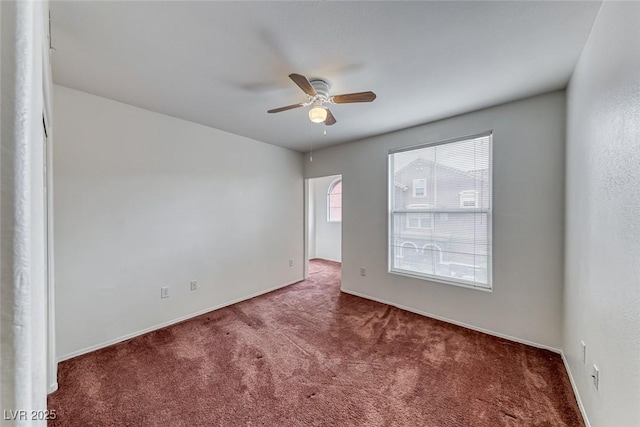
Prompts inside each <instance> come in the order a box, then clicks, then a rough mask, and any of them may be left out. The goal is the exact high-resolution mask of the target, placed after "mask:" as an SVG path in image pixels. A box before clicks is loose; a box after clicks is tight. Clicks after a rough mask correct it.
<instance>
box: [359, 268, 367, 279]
mask: <svg viewBox="0 0 640 427" xmlns="http://www.w3.org/2000/svg"><path fill="white" fill-rule="evenodd" d="M360 275H361V276H362V277H364V276H366V275H367V269H366V268H364V267H360Z"/></svg>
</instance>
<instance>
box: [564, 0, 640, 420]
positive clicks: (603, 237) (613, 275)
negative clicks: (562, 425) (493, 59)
mask: <svg viewBox="0 0 640 427" xmlns="http://www.w3.org/2000/svg"><path fill="white" fill-rule="evenodd" d="M639 20H640V3H638V2H609V1H605V2H604V4H603V5H602V9H601V11H600V13H599V15H598V18H597V20H596V22H595V25H594V28H593V31H592V33H591V36H590V38H589V41H588V43H587V45H586V46H585V49H584V51H583V53H582V56H581V58H580V60H579V62H578V65H577V68H576V70H575V73H574V75H573V77H572V79H571V83H570V85H569V88H568V95H567V101H568V116H567V117H568V118H567V209H566V215H567V216H566V289H565V298H564V300H565V310H564V311H565V317H564V323H565V339H564V345H563V350H564V353H565V356H566V358H567V361H568V364H569V367H570V371H571V374H572V377H573V380H574V382H575V385H576V387H577V389H578V391H579V395H580V399H581V400H582V403H583V405H584V408H585V410H586V413H587V416H588V418H589V421H590V423H591V425H592V426H594V427H596V426H598V427H599V426H616V427H626V426H629V427H631V426H639V425H640V262H639V259H640V258H639V255H638V254H640V217H639V214H638V213H639V212H640V193H639V191H638V189H640V49H639V47H638V46H639V42H640V26H638V21H639ZM581 340H584V342H585V343H586V345H587V360H586V363H582V358H581V354H580V353H581V351H580V349H581V345H580V341H581ZM593 364H596V365H597V366H598V368H599V369H600V385H599V389H598V390H596V389H595V387H594V386H593V384H592V382H591V377H590V375H591V369H592V365H593Z"/></svg>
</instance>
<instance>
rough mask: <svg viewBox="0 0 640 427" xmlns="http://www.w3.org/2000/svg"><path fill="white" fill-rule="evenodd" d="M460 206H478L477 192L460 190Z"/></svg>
mask: <svg viewBox="0 0 640 427" xmlns="http://www.w3.org/2000/svg"><path fill="white" fill-rule="evenodd" d="M460 207H461V208H477V207H478V192H477V191H473V190H470V191H469V190H468V191H461V192H460Z"/></svg>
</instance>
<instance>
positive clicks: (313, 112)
mask: <svg viewBox="0 0 640 427" xmlns="http://www.w3.org/2000/svg"><path fill="white" fill-rule="evenodd" d="M326 119H327V110H326V109H325V108H324V107H323V106H321V105H314V106H313V108H312V109H310V110H309V120H311V121H312V122H313V123H322V122H324V121H325V120H326Z"/></svg>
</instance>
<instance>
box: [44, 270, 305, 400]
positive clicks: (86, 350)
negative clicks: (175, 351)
mask: <svg viewBox="0 0 640 427" xmlns="http://www.w3.org/2000/svg"><path fill="white" fill-rule="evenodd" d="M302 280H304V279H298V280H294V281H292V282H288V283H285V284H282V285H277V286H274V287H272V288H269V289H265V290H262V291H259V292H255V293H253V294H250V295H247V296H244V297H240V298H236V299H234V300H231V301H227V302H224V303H222V304H218V305H215V306H213V307H209V308H205V309H204V310H199V311H196V312H194V313H190V314H187V315H186V316H181V317H178V318H175V319H172V320H169V321H167V322H163V323H160V324H158V325H154V326H151V327H149V328H145V329H142V330H139V331H136V332H132V333H130V334H127V335H123V336H121V337H118V338H114V339H111V340H108V341H105V342H102V343H100V344H95V345H92V346H89V347H85V348H83V349H80V350H77V351H73V352H71V353H68V354H65V355H62V356H59V357H58V362H62V361H65V360H69V359H72V358H74V357H77V356H81V355H83V354H87V353H91V352H92V351H96V350H100V349H101V348H105V347H109V346H110V345H114V344H117V343H119V342H122V341H126V340H128V339H131V338H135V337H137V336H140V335H144V334H146V333H149V332H153V331H156V330H158V329H162V328H165V327H167V326H171V325H175V324H176V323H180V322H183V321H185V320H189V319H191V318H193V317H196V316H200V315H201V314H205V313H208V312H210V311H214V310H219V309H221V308H224V307H227V306H230V305H233V304H237V303H239V302H242V301H246V300H248V299H251V298H255V297H257V296H260V295H263V294H267V293H269V292H273V291H275V290H278V289H281V288H285V287H287V286H290V285H293V284H294V283H298V282H301V281H302ZM56 388H57V384H56Z"/></svg>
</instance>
